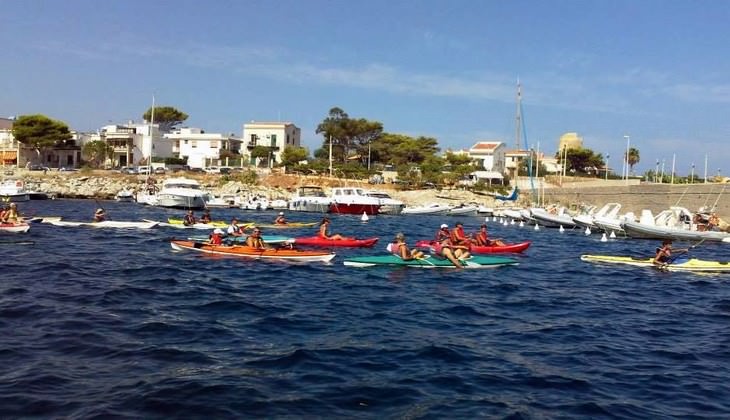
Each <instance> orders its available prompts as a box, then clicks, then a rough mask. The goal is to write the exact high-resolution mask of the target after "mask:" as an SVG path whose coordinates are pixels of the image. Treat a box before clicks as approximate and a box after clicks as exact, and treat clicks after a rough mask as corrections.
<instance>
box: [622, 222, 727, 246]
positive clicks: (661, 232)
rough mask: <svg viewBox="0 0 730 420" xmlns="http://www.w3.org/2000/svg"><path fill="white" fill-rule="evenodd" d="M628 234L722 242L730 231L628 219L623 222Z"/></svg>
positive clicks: (636, 236) (635, 236)
mask: <svg viewBox="0 0 730 420" xmlns="http://www.w3.org/2000/svg"><path fill="white" fill-rule="evenodd" d="M621 227H622V228H623V230H624V232H626V235H628V236H630V237H632V238H642V239H672V240H677V241H690V242H697V241H711V242H722V241H724V240H725V239H727V238H730V233H728V232H721V231H714V230H706V231H699V230H691V229H682V228H676V227H667V226H652V225H649V224H645V223H640V222H634V221H631V220H626V221H624V222H623V223H622V224H621Z"/></svg>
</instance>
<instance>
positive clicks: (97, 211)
mask: <svg viewBox="0 0 730 420" xmlns="http://www.w3.org/2000/svg"><path fill="white" fill-rule="evenodd" d="M96 213H97V214H99V213H104V209H96Z"/></svg>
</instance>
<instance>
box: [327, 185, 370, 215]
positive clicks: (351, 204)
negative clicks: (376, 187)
mask: <svg viewBox="0 0 730 420" xmlns="http://www.w3.org/2000/svg"><path fill="white" fill-rule="evenodd" d="M330 199H331V200H332V202H331V203H330V208H329V212H330V213H336V214H363V213H364V214H367V215H371V216H372V215H374V214H378V213H379V212H380V206H381V205H382V204H380V200H379V199H377V198H375V197H370V196H369V195H367V194H365V190H364V189H362V188H358V187H335V188H332V194H331V195H330Z"/></svg>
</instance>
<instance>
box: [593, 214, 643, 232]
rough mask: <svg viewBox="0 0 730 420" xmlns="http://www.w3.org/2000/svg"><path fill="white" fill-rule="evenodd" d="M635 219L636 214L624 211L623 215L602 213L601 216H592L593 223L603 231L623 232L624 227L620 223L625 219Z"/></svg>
mask: <svg viewBox="0 0 730 420" xmlns="http://www.w3.org/2000/svg"><path fill="white" fill-rule="evenodd" d="M634 220H636V215H635V214H634V213H633V212H630V211H629V212H626V213H624V214H623V215H620V216H618V215H617V216H610V215H603V216H598V215H596V216H593V224H595V225H596V226H598V228H599V229H601V230H603V231H604V232H611V233H615V232H620V233H624V228H623V227H622V224H623V223H624V222H625V221H634Z"/></svg>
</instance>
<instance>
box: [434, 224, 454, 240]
mask: <svg viewBox="0 0 730 420" xmlns="http://www.w3.org/2000/svg"><path fill="white" fill-rule="evenodd" d="M450 237H451V233H450V232H449V225H447V224H446V223H443V224H442V225H441V227H440V228H439V230H437V231H436V239H435V240H436V242H441V241H443V240H444V239H448V238H450Z"/></svg>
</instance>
